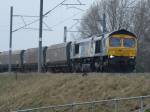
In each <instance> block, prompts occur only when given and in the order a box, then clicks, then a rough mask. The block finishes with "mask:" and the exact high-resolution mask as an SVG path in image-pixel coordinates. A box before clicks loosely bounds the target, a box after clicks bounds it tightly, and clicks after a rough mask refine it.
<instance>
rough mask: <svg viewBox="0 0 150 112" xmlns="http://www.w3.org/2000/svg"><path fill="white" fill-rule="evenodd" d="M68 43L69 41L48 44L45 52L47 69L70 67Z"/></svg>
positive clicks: (66, 68) (54, 69)
mask: <svg viewBox="0 0 150 112" xmlns="http://www.w3.org/2000/svg"><path fill="white" fill-rule="evenodd" d="M70 45H71V42H68V43H62V44H56V45H52V46H49V47H48V48H47V52H46V64H47V69H48V70H53V71H56V70H58V69H59V70H62V69H63V70H64V71H65V70H69V69H70Z"/></svg>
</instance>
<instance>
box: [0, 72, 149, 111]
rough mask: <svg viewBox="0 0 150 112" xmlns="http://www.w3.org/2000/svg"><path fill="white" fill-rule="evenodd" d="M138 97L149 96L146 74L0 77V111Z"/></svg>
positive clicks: (6, 75)
mask: <svg viewBox="0 0 150 112" xmlns="http://www.w3.org/2000/svg"><path fill="white" fill-rule="evenodd" d="M140 95H150V74H149V73H145V74H144V73H141V74H113V73H112V74H105V73H103V74H101V73H99V74H98V73H89V74H88V75H87V76H84V77H83V76H82V75H81V74H63V73H60V74H51V73H46V74H37V73H30V74H18V76H17V80H16V76H15V74H11V75H8V74H7V73H5V74H1V75H0V112H9V111H12V110H17V109H25V108H31V107H39V106H49V105H55V104H65V103H72V102H84V101H92V100H102V99H110V98H116V97H130V96H140Z"/></svg>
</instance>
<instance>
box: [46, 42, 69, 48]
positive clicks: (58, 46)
mask: <svg viewBox="0 0 150 112" xmlns="http://www.w3.org/2000/svg"><path fill="white" fill-rule="evenodd" d="M69 43H70V42H66V43H60V44H55V45H51V46H49V47H48V49H56V48H61V47H66V46H67V45H68V44H69Z"/></svg>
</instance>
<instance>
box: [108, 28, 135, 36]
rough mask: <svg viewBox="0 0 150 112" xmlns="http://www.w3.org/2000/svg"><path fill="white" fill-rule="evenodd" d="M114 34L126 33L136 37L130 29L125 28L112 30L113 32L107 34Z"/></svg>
mask: <svg viewBox="0 0 150 112" xmlns="http://www.w3.org/2000/svg"><path fill="white" fill-rule="evenodd" d="M115 34H127V35H130V36H134V37H136V35H135V34H133V33H131V32H130V31H127V30H125V29H121V30H117V31H114V32H112V33H110V35H109V36H112V35H115Z"/></svg>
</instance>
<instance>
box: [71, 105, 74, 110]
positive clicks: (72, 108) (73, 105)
mask: <svg viewBox="0 0 150 112" xmlns="http://www.w3.org/2000/svg"><path fill="white" fill-rule="evenodd" d="M71 107H72V112H74V103H72V105H71Z"/></svg>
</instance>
